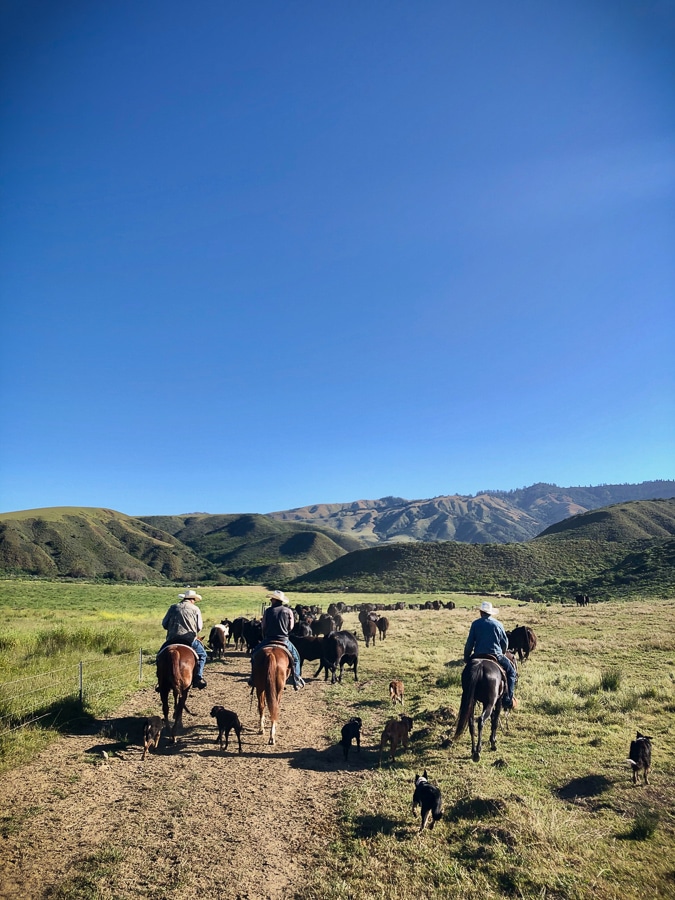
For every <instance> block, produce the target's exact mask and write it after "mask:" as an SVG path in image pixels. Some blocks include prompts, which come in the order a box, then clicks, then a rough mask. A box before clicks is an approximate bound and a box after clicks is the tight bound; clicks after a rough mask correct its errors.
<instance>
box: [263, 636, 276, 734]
mask: <svg viewBox="0 0 675 900" xmlns="http://www.w3.org/2000/svg"><path fill="white" fill-rule="evenodd" d="M267 661H268V662H267V672H266V673H265V677H266V681H265V695H266V696H267V709H268V711H269V714H270V719H271V721H272V722H276V720H277V718H278V715H279V697H278V695H277V685H276V682H277V668H278V662H277V658H276V656H275V655H274V653H273V652H270V653H269V654H268V655H267Z"/></svg>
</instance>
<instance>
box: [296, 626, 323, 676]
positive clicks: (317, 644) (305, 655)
mask: <svg viewBox="0 0 675 900" xmlns="http://www.w3.org/2000/svg"><path fill="white" fill-rule="evenodd" d="M290 641H291V643H292V644H294V645H295V649H296V650H297V651H298V656H299V657H300V674H301V675H302V664H303V663H304V661H305V660H306V659H310V660H315V659H322V658H323V645H324V641H325V638H322V637H312V636H310V637H301V636H299V635H296V634H291V635H290ZM319 671H320V670H319ZM315 677H316V676H315Z"/></svg>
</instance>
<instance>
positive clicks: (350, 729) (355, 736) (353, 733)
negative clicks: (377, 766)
mask: <svg viewBox="0 0 675 900" xmlns="http://www.w3.org/2000/svg"><path fill="white" fill-rule="evenodd" d="M362 726H363V722H362V721H361V719H359V717H358V716H354V718H353V719H350V720H349V722H347V724H346V725H343V726H342V740H341V741H340V743H341V744H342V749H343V750H344V754H345V759H347V754H348V753H349V748H350V747H351V745H352V741H353V740H355V741H356V750H357V752H358V753H360V752H361V727H362Z"/></svg>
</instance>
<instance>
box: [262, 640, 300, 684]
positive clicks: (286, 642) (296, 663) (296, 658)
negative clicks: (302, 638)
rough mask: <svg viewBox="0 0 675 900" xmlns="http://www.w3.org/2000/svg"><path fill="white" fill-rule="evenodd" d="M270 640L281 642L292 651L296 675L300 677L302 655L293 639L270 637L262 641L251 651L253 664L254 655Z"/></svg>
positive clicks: (276, 642)
mask: <svg viewBox="0 0 675 900" xmlns="http://www.w3.org/2000/svg"><path fill="white" fill-rule="evenodd" d="M270 642H274V643H275V644H278V643H281V644H283V645H284V647H285V648H286V649H287V650H288V651H289V652H290V654H291V656H292V657H293V668H294V670H295V677H296V678H300V665H301V663H300V655H299V653H298V649H297V647H296V646H295V644H294V643H293V641H289V640H288V638H282V637H275V638H270V639H269V640H266V641H261V642H260V643H259V644H258V646H257V647H254V648H253V650H252V651H251V666H253V656H254V654H256V653H257V652H258V650H260V648H261V647H266V646H267V645H268V644H269V643H270Z"/></svg>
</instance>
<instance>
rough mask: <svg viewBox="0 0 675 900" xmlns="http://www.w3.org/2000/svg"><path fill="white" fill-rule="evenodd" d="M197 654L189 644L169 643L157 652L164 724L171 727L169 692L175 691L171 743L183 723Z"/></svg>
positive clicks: (173, 741) (174, 740) (174, 741)
mask: <svg viewBox="0 0 675 900" xmlns="http://www.w3.org/2000/svg"><path fill="white" fill-rule="evenodd" d="M196 666H197V654H196V653H195V651H194V650H193V649H192V647H189V646H188V645H187V644H169V645H168V646H167V647H164V648H163V649H162V650H160V652H159V653H158V654H157V681H158V682H159V696H160V698H161V700H162V712H163V713H164V724H165V726H166V727H167V728H169V694H170V693H173V727H172V728H171V730H170V737H169V743H171V744H175V743H176V732H177V731H178V729H179V728H180V727H181V725H182V724H183V710H184V709H185V704H186V703H187V698H188V694H189V693H190V688H191V687H192V676H193V675H194V671H195V668H196Z"/></svg>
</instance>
